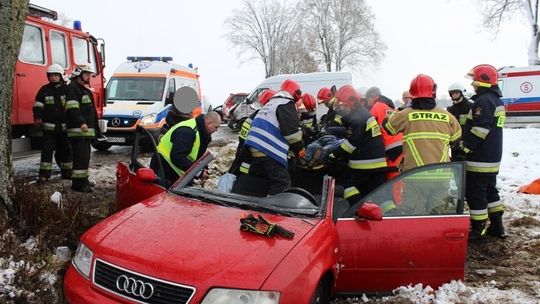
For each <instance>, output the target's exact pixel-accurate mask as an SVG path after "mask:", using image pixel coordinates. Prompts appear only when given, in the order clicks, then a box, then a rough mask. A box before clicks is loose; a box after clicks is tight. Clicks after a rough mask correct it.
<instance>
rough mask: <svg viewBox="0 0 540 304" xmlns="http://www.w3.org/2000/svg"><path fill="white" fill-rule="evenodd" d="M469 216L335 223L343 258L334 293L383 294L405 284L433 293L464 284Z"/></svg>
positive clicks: (341, 220)
mask: <svg viewBox="0 0 540 304" xmlns="http://www.w3.org/2000/svg"><path fill="white" fill-rule="evenodd" d="M468 228H469V215H468V214H465V215H455V216H422V217H385V218H383V220H382V221H366V220H355V219H339V220H338V222H337V232H338V235H339V240H340V249H341V251H342V254H343V263H342V264H343V265H342V267H343V269H342V270H341V272H340V276H339V280H338V282H337V286H336V289H335V291H336V292H343V293H356V292H385V291H391V290H392V289H394V288H396V287H398V286H403V285H409V284H415V283H423V284H424V285H430V286H432V287H433V288H436V287H438V286H440V285H442V284H443V283H446V282H449V281H450V280H454V279H456V280H457V279H463V277H464V267H465V255H466V251H467V236H468Z"/></svg>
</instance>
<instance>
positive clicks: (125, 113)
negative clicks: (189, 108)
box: [92, 57, 202, 151]
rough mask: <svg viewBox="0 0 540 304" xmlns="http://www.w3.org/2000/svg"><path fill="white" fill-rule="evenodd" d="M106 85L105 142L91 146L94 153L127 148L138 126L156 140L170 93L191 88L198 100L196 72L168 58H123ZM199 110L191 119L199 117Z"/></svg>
mask: <svg viewBox="0 0 540 304" xmlns="http://www.w3.org/2000/svg"><path fill="white" fill-rule="evenodd" d="M127 60H128V61H127V62H124V63H122V64H120V66H119V67H118V68H117V69H116V70H115V72H114V74H113V75H112V77H111V79H109V81H108V82H107V90H106V92H107V94H106V100H107V106H106V107H105V111H104V113H103V119H104V120H105V121H106V122H107V128H106V133H105V135H106V137H107V141H105V142H93V143H92V146H93V147H94V148H95V149H97V150H101V151H104V150H107V149H109V148H110V147H111V146H112V145H131V144H132V143H133V140H134V138H135V132H136V130H137V127H138V126H142V127H144V128H145V129H147V130H148V131H150V133H151V134H152V135H153V137H154V139H157V138H158V136H159V133H160V130H161V127H162V126H163V124H165V117H166V116H167V112H168V111H169V108H170V107H171V106H172V103H173V99H174V93H175V92H176V90H177V89H178V88H180V87H184V86H188V87H192V88H193V89H194V90H195V91H196V92H197V94H198V96H199V100H200V99H201V96H202V94H201V88H200V84H199V75H198V74H197V70H196V69H194V68H193V67H192V66H191V65H190V66H187V67H186V66H182V65H179V64H175V63H172V62H171V61H172V60H173V59H172V57H127ZM200 112H201V108H200V104H199V107H198V108H196V109H195V110H194V111H193V113H192V114H193V115H194V116H196V115H198V114H200Z"/></svg>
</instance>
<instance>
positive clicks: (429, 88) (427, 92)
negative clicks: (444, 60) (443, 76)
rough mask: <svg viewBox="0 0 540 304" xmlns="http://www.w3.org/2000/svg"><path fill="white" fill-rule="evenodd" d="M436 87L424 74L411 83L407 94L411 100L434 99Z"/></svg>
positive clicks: (431, 79)
mask: <svg viewBox="0 0 540 304" xmlns="http://www.w3.org/2000/svg"><path fill="white" fill-rule="evenodd" d="M436 90H437V85H436V84H435V81H433V78H431V77H429V76H428V75H425V74H418V76H416V77H415V78H414V79H413V80H412V81H411V87H410V89H409V92H410V93H411V95H412V98H413V99H415V98H435V91H436Z"/></svg>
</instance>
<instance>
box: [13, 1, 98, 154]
mask: <svg viewBox="0 0 540 304" xmlns="http://www.w3.org/2000/svg"><path fill="white" fill-rule="evenodd" d="M57 16H58V14H57V13H56V12H55V11H53V10H50V9H46V8H43V7H40V6H37V5H33V4H30V5H29V11H28V14H27V16H26V21H25V24H24V34H23V38H22V43H21V48H20V51H19V56H18V58H17V63H16V65H15V74H14V80H13V98H12V104H13V108H12V114H11V125H12V134H11V135H12V138H13V139H15V138H19V137H26V138H31V139H33V140H32V142H33V146H34V143H37V142H39V140H35V141H34V139H37V138H39V136H40V130H38V129H36V128H34V127H33V122H34V120H33V114H32V107H33V106H34V101H35V96H36V93H37V91H38V90H39V88H40V87H41V86H42V85H44V84H46V83H47V76H46V71H47V67H48V66H49V65H51V64H53V63H57V64H59V65H60V66H62V67H63V68H64V70H65V74H66V75H69V74H71V72H72V71H73V69H74V68H75V66H76V65H80V64H89V65H90V66H92V67H93V70H94V72H95V74H94V76H93V77H92V78H91V80H90V87H91V90H92V92H93V93H94V101H95V106H96V109H97V112H98V115H99V117H101V115H102V113H103V107H104V105H105V103H104V98H105V93H104V82H105V77H104V74H103V68H104V67H105V43H104V41H103V39H96V38H95V37H94V36H92V35H90V34H89V33H85V32H83V31H82V27H81V23H80V22H79V21H75V22H74V26H73V29H71V28H68V27H65V26H62V25H59V24H56V23H55V20H57Z"/></svg>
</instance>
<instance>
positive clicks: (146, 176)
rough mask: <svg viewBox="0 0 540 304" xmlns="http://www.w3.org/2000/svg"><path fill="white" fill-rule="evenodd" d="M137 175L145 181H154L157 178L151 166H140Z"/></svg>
mask: <svg viewBox="0 0 540 304" xmlns="http://www.w3.org/2000/svg"><path fill="white" fill-rule="evenodd" d="M136 175H137V178H138V179H139V180H141V181H143V182H153V181H155V180H156V179H157V175H156V173H155V172H154V170H152V169H150V168H139V169H137V174H136Z"/></svg>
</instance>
